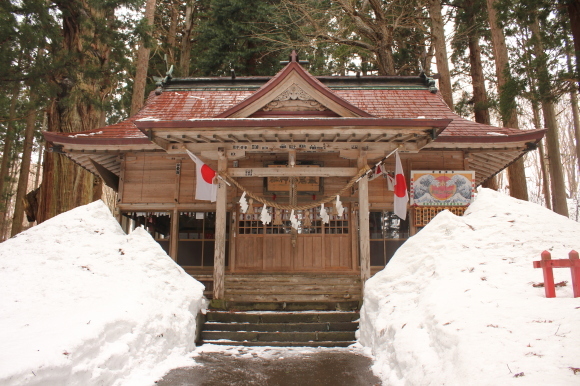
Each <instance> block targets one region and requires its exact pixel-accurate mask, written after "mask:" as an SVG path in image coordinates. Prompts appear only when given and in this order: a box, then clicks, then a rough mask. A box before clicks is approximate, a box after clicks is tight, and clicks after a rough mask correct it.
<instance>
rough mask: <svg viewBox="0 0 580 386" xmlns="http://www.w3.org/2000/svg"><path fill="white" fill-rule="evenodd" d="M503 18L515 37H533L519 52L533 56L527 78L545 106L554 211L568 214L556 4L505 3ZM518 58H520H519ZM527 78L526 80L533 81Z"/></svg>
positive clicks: (537, 1) (562, 54) (537, 0)
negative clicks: (558, 108)
mask: <svg viewBox="0 0 580 386" xmlns="http://www.w3.org/2000/svg"><path fill="white" fill-rule="evenodd" d="M497 10H498V11H499V12H498V15H499V19H500V21H501V22H503V23H505V24H507V25H508V26H510V25H511V26H514V27H517V28H513V29H510V30H511V33H512V34H514V35H515V34H516V33H517V32H518V31H528V32H529V33H530V36H531V37H530V38H529V39H528V41H527V45H528V47H526V48H527V49H526V50H520V52H518V53H519V54H520V57H521V56H522V55H521V54H523V55H530V54H531V55H532V56H533V59H532V60H531V62H530V63H531V66H532V67H533V69H532V70H531V71H526V68H525V66H526V63H525V62H523V61H521V62H520V66H521V67H522V69H523V71H522V72H523V75H525V74H528V73H529V74H532V76H533V77H534V79H533V80H534V81H535V82H536V84H537V91H538V93H537V94H538V95H537V97H538V100H539V102H540V104H541V107H542V114H543V118H544V125H545V127H546V129H547V132H546V145H547V154H546V158H547V159H548V166H549V172H550V185H551V194H552V210H554V211H555V212H556V213H559V214H561V215H564V216H567V215H568V205H567V202H566V183H565V178H564V174H563V170H562V159H561V153H560V143H559V138H558V137H559V135H558V131H559V127H558V121H557V119H556V112H555V103H556V101H557V100H558V98H559V97H560V96H561V92H560V91H559V89H560V88H561V81H560V80H559V79H558V78H557V76H556V75H557V73H558V70H559V66H560V63H559V59H562V60H565V52H564V51H563V50H562V44H561V42H562V40H563V37H562V31H561V29H560V28H559V24H558V23H557V22H556V21H557V19H556V18H554V16H555V12H556V10H555V4H554V3H553V2H551V1H548V0H526V1H520V0H517V1H516V0H501V1H498V6H497ZM516 59H517V55H516ZM529 80H530V79H527V78H524V79H522V81H529Z"/></svg>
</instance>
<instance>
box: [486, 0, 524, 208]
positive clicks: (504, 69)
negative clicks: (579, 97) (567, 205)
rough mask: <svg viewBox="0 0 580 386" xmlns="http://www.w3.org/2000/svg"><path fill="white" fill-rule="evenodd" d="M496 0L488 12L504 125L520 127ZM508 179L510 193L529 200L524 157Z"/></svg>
mask: <svg viewBox="0 0 580 386" xmlns="http://www.w3.org/2000/svg"><path fill="white" fill-rule="evenodd" d="M495 2H496V0H487V13H488V17H489V27H490V31H491V40H492V46H493V54H494V58H495V72H496V76H497V88H498V93H499V95H500V101H501V102H500V103H501V105H502V106H500V111H501V115H502V122H503V126H504V127H511V128H514V129H519V126H520V125H519V122H518V116H517V112H516V102H515V97H514V96H513V95H511V92H510V90H509V86H508V84H509V82H510V81H511V80H512V79H511V75H510V70H509V59H508V50H507V46H506V44H505V36H504V34H503V30H502V29H501V28H500V27H499V25H498V24H497V13H496V11H495V8H494V4H495ZM507 172H508V181H509V189H510V195H511V196H512V197H515V198H518V199H520V200H526V201H527V200H528V186H527V181H526V169H525V166H524V160H523V157H522V158H519V159H518V160H517V161H516V162H514V163H513V164H511V165H510V166H509V167H508V169H507Z"/></svg>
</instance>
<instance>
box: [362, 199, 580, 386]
mask: <svg viewBox="0 0 580 386" xmlns="http://www.w3.org/2000/svg"><path fill="white" fill-rule="evenodd" d="M572 249H575V250H579V249H580V224H579V223H577V222H575V221H572V220H569V219H568V218H566V217H563V216H560V215H558V214H555V213H554V212H552V211H550V210H548V209H546V208H543V207H540V206H538V205H536V204H533V203H529V202H526V201H520V200H516V199H514V198H511V197H508V196H505V195H503V194H501V193H498V192H495V191H492V190H488V189H480V190H479V193H478V196H477V198H476V200H475V201H474V203H473V204H472V205H471V206H470V207H469V209H468V211H467V212H466V214H465V215H464V216H463V217H457V216H454V215H453V214H451V213H450V212H448V211H445V212H442V213H441V214H439V215H437V216H436V217H435V219H433V221H431V223H430V224H428V225H427V226H426V227H425V228H424V229H423V230H421V231H420V232H419V233H418V234H417V235H415V236H413V237H411V238H410V239H409V240H408V241H407V242H406V243H405V244H404V245H403V246H402V247H401V248H400V249H399V250H398V251H397V253H396V254H395V255H394V257H393V258H392V260H391V261H390V263H389V264H388V265H387V267H386V268H385V269H384V270H383V271H381V272H379V273H377V274H376V275H375V276H374V277H372V278H371V279H369V281H368V282H367V284H366V287H365V298H364V303H363V309H362V312H361V327H360V332H361V335H360V336H361V343H362V344H363V345H365V346H369V347H371V348H372V351H373V354H374V355H375V357H376V364H375V370H377V371H378V372H380V373H381V377H382V380H383V382H384V383H385V384H389V385H403V384H407V385H409V384H411V385H426V384H447V385H465V384H469V385H500V384H501V385H510V384H516V383H517V384H521V382H524V383H525V384H528V385H532V384H535V385H539V384H550V385H564V384H577V383H578V379H579V378H578V375H576V372H577V370H574V369H575V368H576V369H577V368H579V367H580V363H579V362H578V358H580V345H579V344H578V342H580V331H579V330H578V325H580V299H575V298H573V297H572V296H573V295H572V288H571V283H570V270H569V269H567V268H566V269H555V270H554V275H555V279H556V281H557V282H560V281H568V283H567V285H566V286H564V287H558V288H557V291H556V293H557V298H555V299H547V298H546V297H545V295H544V289H543V288H537V287H534V284H537V283H541V282H543V276H542V270H541V269H534V268H533V266H532V261H534V260H540V253H541V252H542V251H543V250H548V251H551V253H552V258H553V259H564V258H568V253H569V252H570V250H572ZM521 377H523V378H521Z"/></svg>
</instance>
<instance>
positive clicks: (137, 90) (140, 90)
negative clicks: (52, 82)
mask: <svg viewBox="0 0 580 386" xmlns="http://www.w3.org/2000/svg"><path fill="white" fill-rule="evenodd" d="M155 1H156V0H147V3H146V4H145V15H144V18H145V19H147V25H148V26H152V25H153V17H154V15H155ZM150 51H151V50H150V49H149V48H148V47H146V46H145V42H144V41H142V42H141V44H139V50H138V51H137V69H136V70H137V71H136V73H135V81H134V83H133V96H132V98H131V116H133V115H135V114H137V112H138V111H139V110H140V109H141V107H143V103H144V101H145V84H146V83H147V68H148V67H149V53H150Z"/></svg>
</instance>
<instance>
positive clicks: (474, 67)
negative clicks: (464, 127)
mask: <svg viewBox="0 0 580 386" xmlns="http://www.w3.org/2000/svg"><path fill="white" fill-rule="evenodd" d="M453 5H454V6H455V7H456V9H455V23H454V24H455V39H454V40H453V45H452V46H453V50H454V52H453V59H454V60H453V63H454V64H455V66H456V67H458V66H459V67H460V66H461V65H460V64H459V63H458V62H459V60H462V59H463V58H464V56H465V52H466V51H468V54H467V56H468V59H467V60H466V63H465V65H466V66H467V67H468V69H469V75H470V76H471V85H472V87H473V95H472V97H471V99H470V101H469V102H468V103H469V104H470V105H471V106H472V107H473V114H474V116H475V121H476V122H478V123H483V124H485V125H489V124H490V123H491V120H490V115H489V100H488V97H487V91H486V87H485V75H484V71H483V64H482V55H481V53H482V52H481V51H482V49H481V45H480V40H482V39H483V38H484V37H485V35H486V34H487V29H488V24H487V12H482V10H485V0H456V1H455V2H454V3H453ZM483 185H484V186H485V187H487V188H491V189H495V190H497V189H498V184H497V178H496V177H495V176H493V177H491V178H490V179H488V180H487V181H485V182H484V183H483Z"/></svg>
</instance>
